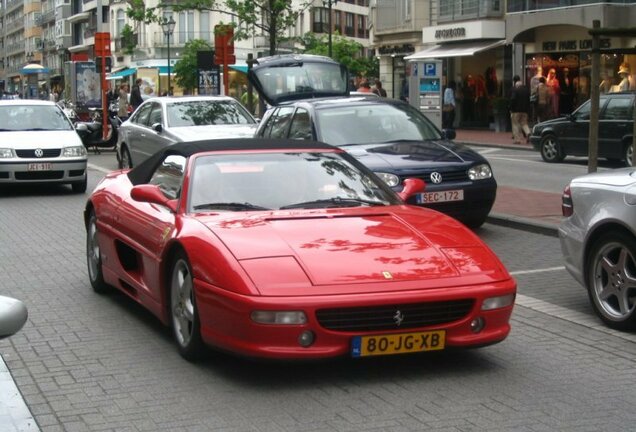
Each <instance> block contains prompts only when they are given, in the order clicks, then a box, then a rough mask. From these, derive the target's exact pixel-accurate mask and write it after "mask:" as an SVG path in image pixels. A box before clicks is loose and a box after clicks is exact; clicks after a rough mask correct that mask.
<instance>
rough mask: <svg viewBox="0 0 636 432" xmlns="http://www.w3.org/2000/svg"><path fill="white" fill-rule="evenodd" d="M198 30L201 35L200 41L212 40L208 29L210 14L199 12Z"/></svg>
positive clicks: (210, 30)
mask: <svg viewBox="0 0 636 432" xmlns="http://www.w3.org/2000/svg"><path fill="white" fill-rule="evenodd" d="M199 30H200V33H201V36H200V39H203V40H204V41H208V42H210V41H211V40H212V36H211V32H212V29H211V28H210V12H207V11H206V12H199Z"/></svg>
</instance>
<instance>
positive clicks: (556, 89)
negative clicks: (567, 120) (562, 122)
mask: <svg viewBox="0 0 636 432" xmlns="http://www.w3.org/2000/svg"><path fill="white" fill-rule="evenodd" d="M545 83H546V85H547V86H548V89H549V91H550V104H549V105H550V106H549V109H550V111H551V112H550V117H558V116H559V112H560V111H559V98H560V97H561V86H560V85H559V79H558V78H557V76H556V69H554V68H551V69H550V70H549V71H548V77H547V78H546V80H545Z"/></svg>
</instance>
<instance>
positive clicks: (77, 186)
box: [71, 175, 88, 193]
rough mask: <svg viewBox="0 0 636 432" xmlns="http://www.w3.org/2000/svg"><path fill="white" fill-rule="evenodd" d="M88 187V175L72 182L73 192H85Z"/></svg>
mask: <svg viewBox="0 0 636 432" xmlns="http://www.w3.org/2000/svg"><path fill="white" fill-rule="evenodd" d="M87 187H88V176H86V175H85V176H84V180H82V181H78V182H74V183H71V188H72V189H73V193H85V192H86V188H87Z"/></svg>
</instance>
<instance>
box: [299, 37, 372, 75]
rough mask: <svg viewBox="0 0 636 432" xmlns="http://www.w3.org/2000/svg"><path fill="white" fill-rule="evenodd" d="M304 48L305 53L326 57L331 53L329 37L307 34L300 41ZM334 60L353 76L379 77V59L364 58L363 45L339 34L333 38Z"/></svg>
mask: <svg viewBox="0 0 636 432" xmlns="http://www.w3.org/2000/svg"><path fill="white" fill-rule="evenodd" d="M298 42H299V43H300V44H301V45H303V46H304V49H303V51H302V52H303V53H305V54H316V55H323V56H326V55H328V53H329V40H328V36H325V35H320V36H317V35H316V34H315V33H311V32H308V33H305V34H304V35H303V36H302V37H301V38H300V39H299V41H298ZM331 47H332V48H331V49H332V54H333V59H334V60H335V61H337V62H339V63H342V64H343V65H345V66H346V67H347V69H349V73H350V74H351V75H353V76H367V77H377V76H378V75H379V73H380V65H379V61H378V59H377V58H375V56H374V57H365V56H363V55H362V54H361V53H362V49H363V46H362V44H361V43H359V42H356V41H354V40H351V39H348V38H345V37H343V36H341V35H339V34H338V33H336V34H333V35H332V38H331Z"/></svg>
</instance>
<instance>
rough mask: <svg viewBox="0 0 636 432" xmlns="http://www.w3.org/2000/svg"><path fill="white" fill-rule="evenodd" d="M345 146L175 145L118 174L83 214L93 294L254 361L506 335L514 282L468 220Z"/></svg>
mask: <svg viewBox="0 0 636 432" xmlns="http://www.w3.org/2000/svg"><path fill="white" fill-rule="evenodd" d="M423 190H424V183H423V182H422V181H421V180H419V179H407V180H406V181H405V182H404V188H403V190H402V191H401V192H400V193H399V194H396V193H395V192H393V191H392V190H391V189H390V188H389V187H388V186H386V185H385V183H384V182H383V181H382V180H380V179H379V178H378V177H376V176H375V174H373V173H372V172H371V171H369V170H368V169H367V168H365V167H364V166H363V165H362V164H361V163H360V162H358V161H357V160H356V159H355V158H353V157H351V156H349V155H348V154H347V153H345V152H344V151H343V150H341V149H338V148H336V147H332V146H329V145H326V144H323V143H318V142H311V141H295V140H280V141H277V140H265V139H241V140H215V141H200V142H195V143H183V144H175V145H173V146H170V147H167V148H165V149H163V150H162V151H160V152H159V153H157V154H156V155H154V156H153V157H151V158H150V159H147V160H146V161H145V162H144V163H142V164H140V165H138V166H137V167H135V168H133V169H132V170H130V171H117V172H113V173H111V174H109V175H107V176H106V177H105V178H104V179H103V180H102V181H101V183H100V184H99V185H98V186H97V188H96V189H95V191H94V192H93V193H92V194H91V196H90V198H89V200H88V202H87V205H86V209H85V221H86V228H87V241H86V256H87V261H88V270H89V276H90V282H91V285H92V286H93V288H94V290H95V291H97V292H104V291H106V290H108V289H110V288H112V287H115V288H117V289H119V290H121V291H122V292H124V293H125V294H127V295H128V296H130V297H131V298H133V299H134V300H136V301H137V302H139V303H140V304H142V305H143V306H144V307H146V308H148V309H149V310H150V311H151V312H152V313H154V314H155V315H156V316H157V317H159V319H160V320H161V321H162V322H164V323H165V324H169V325H170V326H171V327H172V329H173V333H174V338H175V340H176V343H177V347H178V349H179V351H180V353H181V355H183V356H184V357H185V358H187V359H195V358H197V357H198V355H199V354H200V353H201V351H202V349H203V348H204V346H205V345H211V346H213V347H215V348H217V349H221V350H225V351H230V352H233V353H238V354H242V355H247V356H254V357H266V358H296V359H300V358H321V357H333V356H346V355H348V356H352V357H364V356H376V355H387V354H401V353H415V352H423V351H431V350H442V349H445V348H450V347H472V346H483V345H489V344H493V343H497V342H500V341H502V340H503V339H505V338H506V336H507V335H508V333H509V331H510V326H509V319H510V314H511V312H512V308H513V303H514V298H515V292H516V283H515V281H514V279H513V278H512V277H511V276H510V275H509V274H508V272H507V271H506V269H505V268H504V266H503V265H502V264H501V262H500V261H499V259H498V258H497V257H496V256H495V254H494V253H493V252H492V251H491V250H490V249H489V248H488V247H487V246H486V245H485V244H484V243H483V242H482V241H481V240H480V239H479V238H478V237H477V236H476V235H475V234H474V233H473V232H472V231H470V230H469V229H468V228H466V227H464V225H462V224H461V223H459V222H457V221H456V220H454V219H452V218H450V217H448V216H445V215H443V214H441V213H438V212H436V211H434V210H431V209H427V208H421V207H415V206H409V205H405V204H404V200H406V199H407V198H408V197H410V196H412V195H413V194H417V193H422V192H423Z"/></svg>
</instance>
